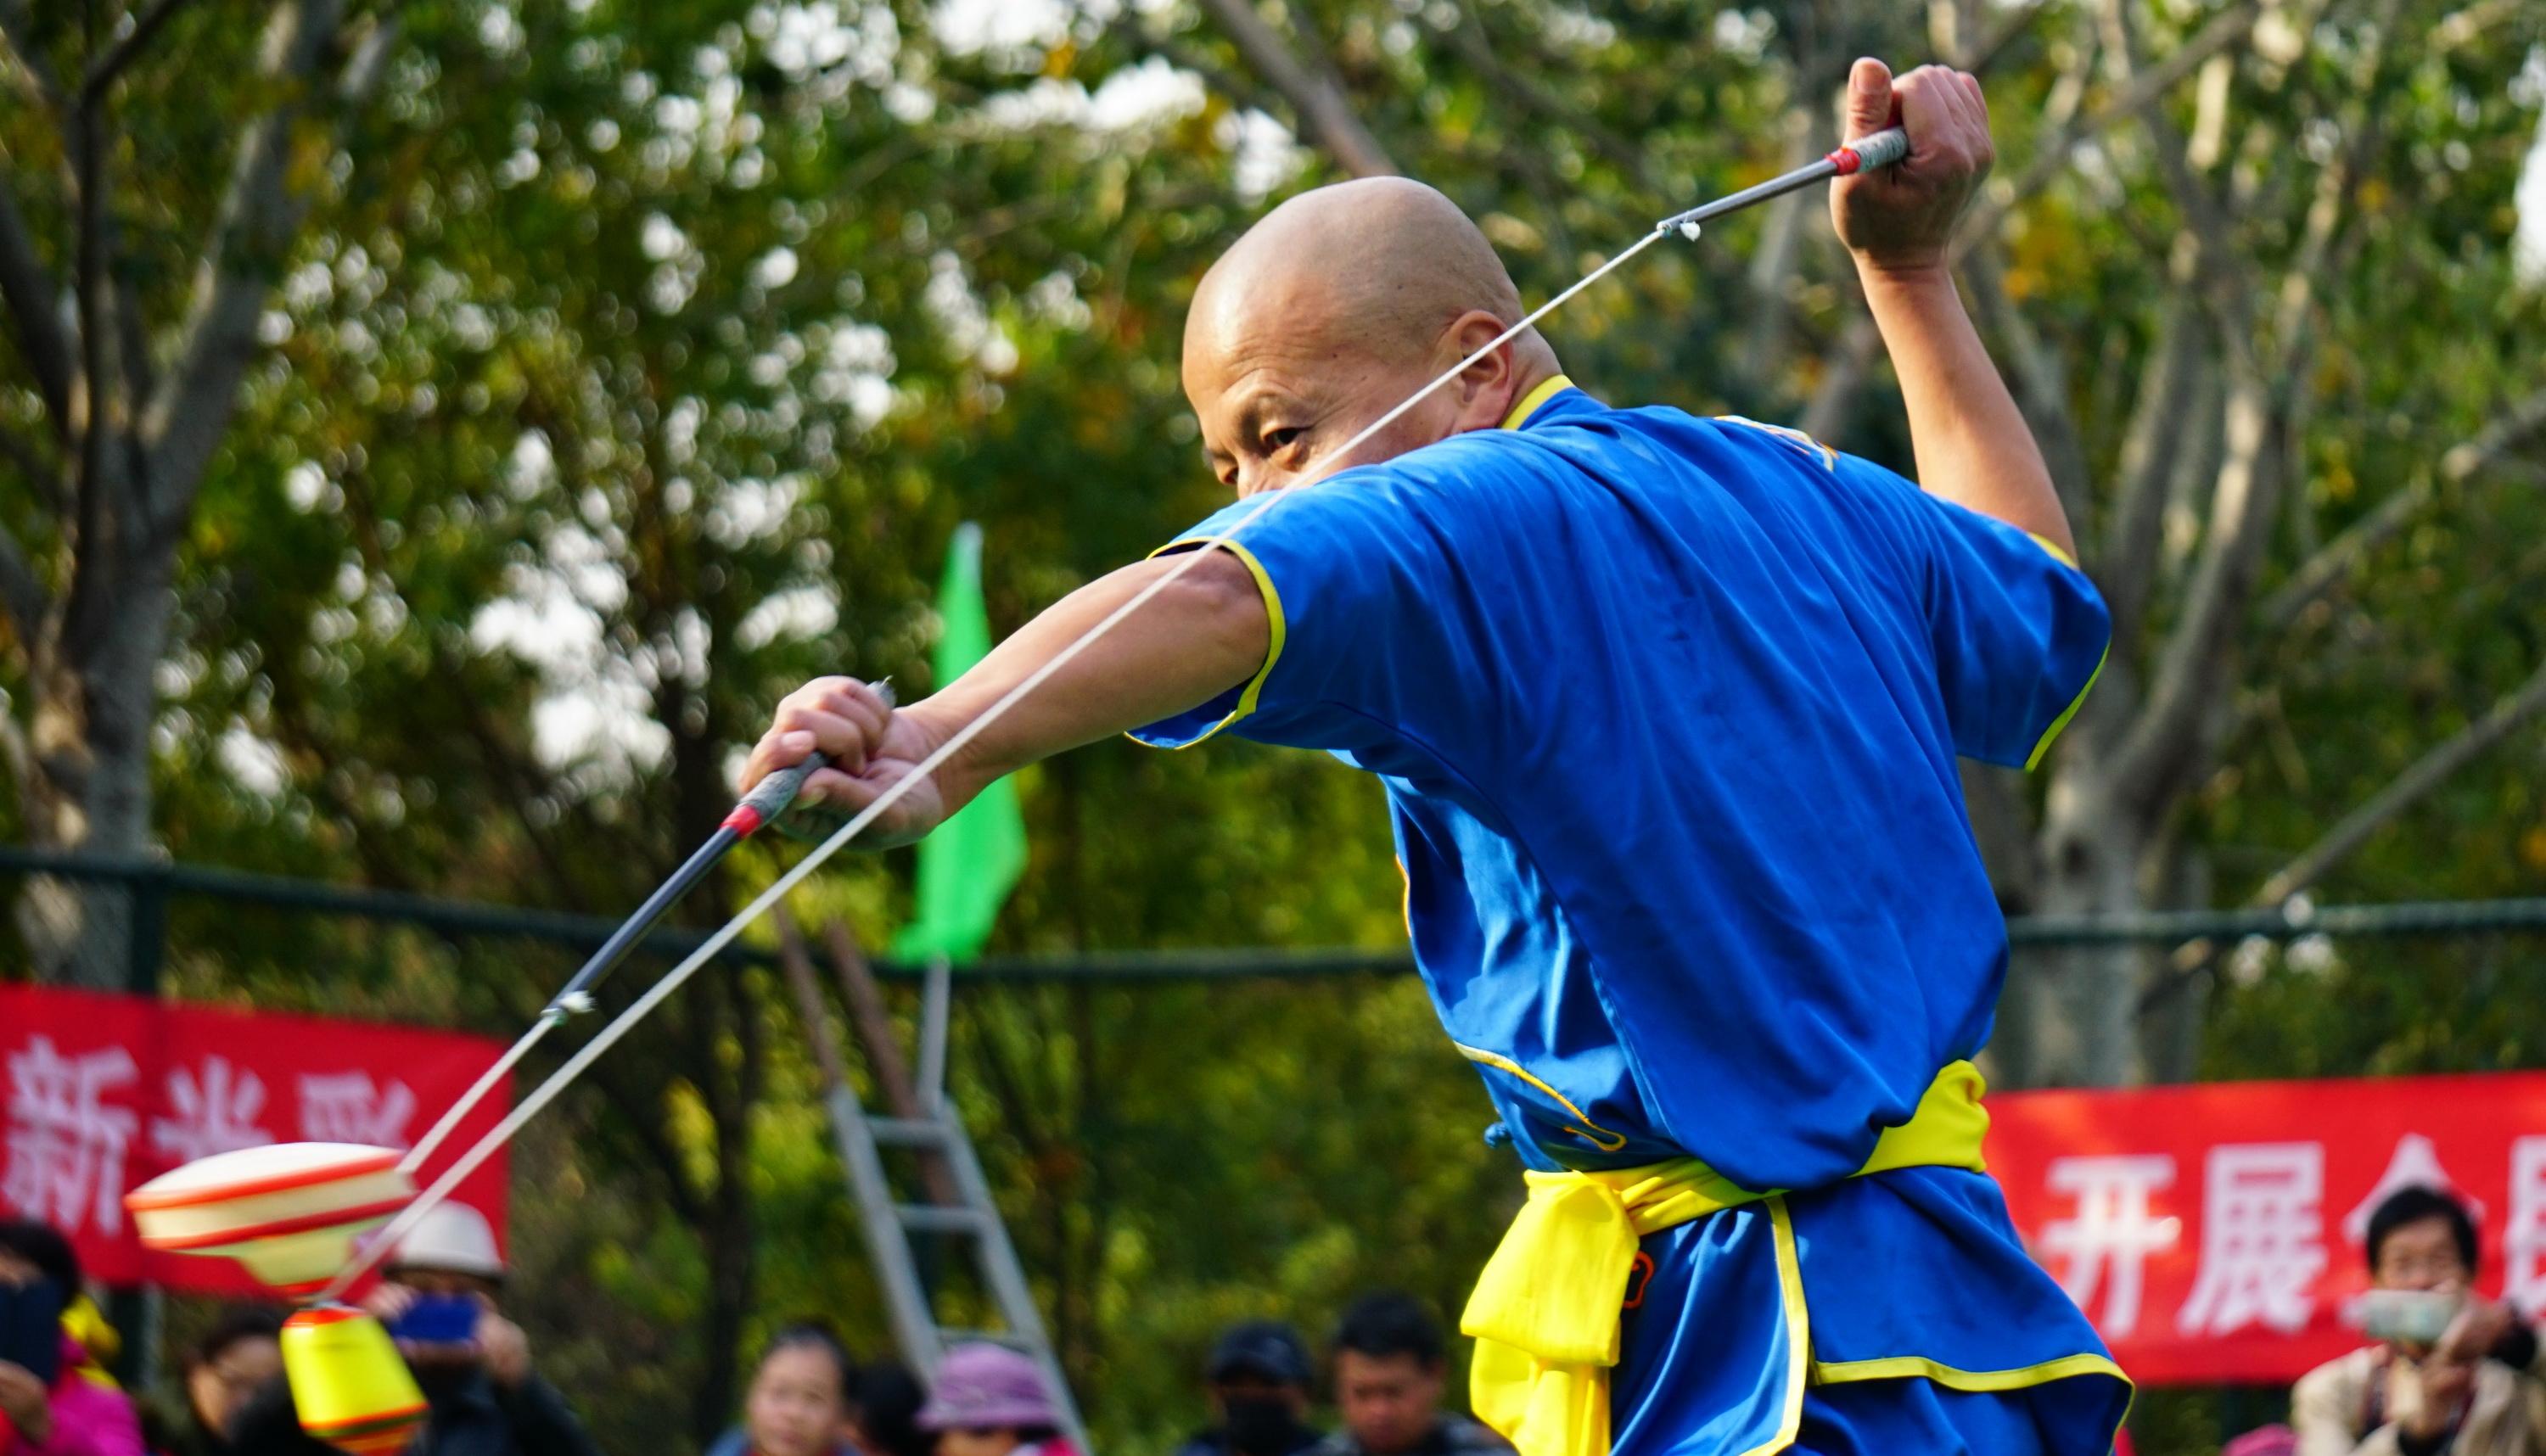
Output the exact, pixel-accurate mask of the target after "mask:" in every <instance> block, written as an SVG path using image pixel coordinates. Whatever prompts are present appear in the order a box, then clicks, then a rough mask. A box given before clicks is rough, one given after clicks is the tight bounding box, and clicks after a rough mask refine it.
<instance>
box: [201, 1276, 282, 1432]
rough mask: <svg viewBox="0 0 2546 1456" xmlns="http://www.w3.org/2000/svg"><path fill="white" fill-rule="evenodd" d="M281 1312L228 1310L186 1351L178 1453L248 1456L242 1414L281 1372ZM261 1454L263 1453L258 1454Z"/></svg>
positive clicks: (248, 1307)
mask: <svg viewBox="0 0 2546 1456" xmlns="http://www.w3.org/2000/svg"><path fill="white" fill-rule="evenodd" d="M282 1338H283V1315H282V1314H281V1312H279V1311H276V1310H269V1309H258V1308H255V1307H253V1306H241V1307H239V1308H237V1309H233V1310H230V1311H227V1312H225V1313H224V1314H223V1315H222V1316H221V1317H220V1319H218V1320H216V1321H214V1322H213V1324H212V1328H211V1329H209V1330H207V1331H206V1332H205V1334H204V1337H203V1338H201V1339H199V1340H197V1341H195V1343H194V1345H193V1346H192V1347H191V1348H189V1349H188V1350H187V1351H186V1361H185V1364H186V1386H185V1389H186V1419H185V1422H184V1424H183V1426H182V1428H181V1429H180V1431H179V1433H178V1435H177V1437H176V1443H175V1448H174V1449H175V1450H176V1451H177V1452H178V1453H180V1456H247V1453H248V1452H249V1451H250V1450H251V1449H253V1448H251V1447H250V1446H249V1445H247V1444H246V1443H245V1442H243V1441H242V1440H241V1439H240V1431H239V1416H240V1414H241V1413H243V1412H245V1411H246V1410H247V1408H248V1405H249V1403H250V1402H251V1401H253V1400H254V1399H255V1398H256V1396H257V1393H258V1392H260V1391H262V1390H264V1389H265V1388H266V1387H267V1386H269V1385H271V1384H273V1383H274V1382H275V1381H277V1380H280V1379H281V1378H282V1376H283V1344H282ZM259 1456H262V1452H261V1451H260V1452H259Z"/></svg>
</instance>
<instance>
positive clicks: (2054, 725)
mask: <svg viewBox="0 0 2546 1456" xmlns="http://www.w3.org/2000/svg"><path fill="white" fill-rule="evenodd" d="M2043 545H2044V546H2049V545H2051V543H2049V542H2047V541H2046V542H2044V543H2043ZM2055 555H2056V552H2055ZM2111 655H2113V644H2112V642H2109V641H2107V642H2105V643H2104V650H2103V651H2101V652H2099V653H2097V654H2096V656H2095V670H2094V671H2092V672H2090V673H2087V674H2086V685H2085V686H2084V687H2082V688H2079V690H2078V696H2077V697H2074V698H2072V699H2070V700H2069V706H2068V707H2066V708H2063V709H2062V710H2060V716H2059V717H2058V718H2055V719H2053V720H2051V727H2049V728H2044V729H2043V730H2042V736H2041V738H2040V739H2038V740H2036V741H2035V743H2034V745H2033V751H2032V752H2031V753H2028V754H2026V755H2025V759H2024V771H2025V772H2026V773H2031V772H2033V769H2034V765H2036V764H2038V763H2040V762H2042V755H2043V754H2045V753H2048V752H2050V751H2051V740H2052V739H2054V738H2056V737H2059V736H2060V730H2061V729H2062V728H2067V727H2068V726H2069V720H2071V719H2073V718H2076V717H2077V716H2078V710H2079V708H2082V707H2084V706H2085V703H2086V695H2087V694H2088V693H2091V692H2093V691H2094V690H2095V679H2097V678H2099V677H2102V676H2103V675H2104V659H2105V658H2107V657H2110V656H2111Z"/></svg>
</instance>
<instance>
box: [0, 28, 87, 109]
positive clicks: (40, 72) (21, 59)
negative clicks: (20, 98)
mask: <svg viewBox="0 0 2546 1456" xmlns="http://www.w3.org/2000/svg"><path fill="white" fill-rule="evenodd" d="M0 39H5V40H6V41H7V42H8V43H9V48H10V49H11V50H13V51H16V52H17V55H18V68H19V69H20V70H22V71H24V72H26V73H27V79H28V81H29V82H30V83H32V84H33V85H34V87H35V90H36V99H37V100H39V101H41V102H42V103H43V104H44V105H45V106H47V107H49V108H51V110H52V112H53V115H54V116H55V117H61V116H65V115H67V114H68V113H69V111H70V98H69V97H67V96H64V95H63V94H62V82H61V78H60V77H59V76H56V75H54V74H53V67H52V64H51V63H50V62H49V61H46V60H45V59H44V52H43V49H42V46H40V45H38V44H37V42H36V28H35V23H34V21H33V20H32V18H31V17H29V16H28V14H27V6H26V3H25V0H0Z"/></svg>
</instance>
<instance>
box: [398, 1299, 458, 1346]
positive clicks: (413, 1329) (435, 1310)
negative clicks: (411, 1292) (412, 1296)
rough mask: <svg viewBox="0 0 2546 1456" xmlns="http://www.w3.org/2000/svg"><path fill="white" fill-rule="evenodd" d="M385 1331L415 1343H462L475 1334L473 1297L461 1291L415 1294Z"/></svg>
mask: <svg viewBox="0 0 2546 1456" xmlns="http://www.w3.org/2000/svg"><path fill="white" fill-rule="evenodd" d="M389 1334H390V1335H391V1336H392V1337H394V1338H397V1339H405V1340H413V1341H414V1342H416V1343H417V1344H466V1343H467V1342H468V1341H469V1340H471V1339H474V1338H476V1337H477V1301H475V1300H473V1299H470V1298H469V1297H468V1296H467V1295H465V1294H426V1295H418V1296H417V1297H416V1301H415V1303H414V1304H411V1305H409V1306H407V1308H406V1313H405V1314H403V1315H400V1316H398V1318H397V1323H396V1324H394V1325H391V1326H390V1327H389Z"/></svg>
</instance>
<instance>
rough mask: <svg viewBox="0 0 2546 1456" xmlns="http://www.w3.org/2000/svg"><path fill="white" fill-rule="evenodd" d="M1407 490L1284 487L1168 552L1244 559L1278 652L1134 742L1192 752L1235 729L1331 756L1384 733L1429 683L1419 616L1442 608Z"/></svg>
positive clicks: (1385, 474)
mask: <svg viewBox="0 0 2546 1456" xmlns="http://www.w3.org/2000/svg"><path fill="white" fill-rule="evenodd" d="M1398 484H1399V482H1398V481H1397V480H1396V479H1395V478H1394V476H1393V473H1392V472H1390V471H1386V470H1385V469H1376V470H1362V471H1349V472H1347V473H1345V474H1341V475H1337V476H1335V477H1333V478H1332V479H1329V480H1325V481H1321V482H1319V483H1318V484H1315V485H1312V486H1307V487H1303V488H1301V489H1298V490H1291V491H1285V492H1283V493H1282V494H1281V495H1279V496H1277V497H1276V498H1275V500H1274V502H1273V503H1272V504H1271V505H1270V506H1267V507H1265V508H1264V509H1263V510H1262V512H1261V513H1260V514H1257V508H1258V507H1259V506H1263V505H1264V502H1262V501H1261V500H1254V499H1250V500H1241V501H1238V502H1237V503H1235V504H1234V505H1231V506H1230V507H1228V508H1227V509H1225V510H1223V511H1220V512H1219V513H1217V514H1215V515H1213V516H1212V517H1211V518H1209V519H1208V520H1205V521H1203V522H1202V523H1201V524H1200V525H1197V526H1195V527H1194V528H1193V529H1192V530H1190V531H1187V532H1184V533H1182V534H1181V535H1179V536H1177V537H1176V539H1175V540H1173V541H1171V542H1169V543H1168V544H1167V545H1166V546H1163V547H1161V548H1159V550H1158V553H1157V554H1159V555H1163V554H1165V553H1168V552H1176V551H1193V550H1201V549H1207V548H1208V549H1218V550H1225V551H1228V552H1230V553H1231V554H1232V555H1234V556H1236V557H1237V558H1238V559H1239V560H1241V561H1243V562H1245V563H1246V568H1247V570H1248V571H1249V572H1250V573H1251V574H1252V575H1253V576H1254V577H1255V584H1256V587H1257V589H1258V590H1260V591H1262V592H1263V594H1264V608H1265V612H1266V614H1267V616H1269V617H1270V618H1271V625H1272V642H1271V649H1270V650H1269V651H1268V652H1267V653H1266V655H1265V659H1264V665H1263V667H1262V668H1260V669H1258V670H1257V672H1256V674H1255V676H1254V677H1253V678H1251V679H1249V680H1248V681H1246V682H1244V683H1241V684H1239V685H1238V686H1236V687H1234V688H1231V689H1230V690H1229V691H1228V692H1226V693H1223V694H1221V695H1220V696H1219V697H1218V698H1215V699H1213V700H1212V701H1211V702H1209V703H1205V704H1203V705H1201V706H1200V707H1198V708H1195V709H1193V710H1191V711H1189V712H1186V713H1180V714H1178V715H1176V716H1175V717H1173V718H1168V719H1163V720H1161V721H1159V722H1157V723H1153V724H1150V725H1148V726H1146V727H1145V728H1135V729H1133V730H1132V736H1133V737H1134V738H1136V739H1138V740H1139V741H1141V742H1144V743H1147V744H1149V745H1151V746H1152V747H1159V748H1183V747H1188V746H1190V745H1192V744H1194V743H1198V742H1201V741H1202V740H1203V739H1205V738H1208V737H1210V736H1211V735H1212V734H1214V733H1216V732H1219V731H1220V730H1222V729H1223V728H1230V729H1231V730H1232V731H1235V732H1237V733H1239V734H1240V735H1241V736H1244V737H1249V738H1254V739H1257V740H1259V741H1263V742H1269V743H1281V744H1285V745H1288V746H1291V747H1301V748H1328V749H1339V748H1355V747H1367V746H1370V744H1371V743H1372V742H1373V741H1375V740H1376V739H1378V738H1379V737H1381V736H1383V735H1384V734H1385V733H1386V731H1387V728H1386V726H1387V725H1388V724H1389V723H1391V722H1394V721H1395V713H1396V711H1397V710H1398V709H1399V708H1400V706H1401V705H1400V702H1399V701H1398V700H1399V699H1400V697H1401V696H1402V694H1403V693H1405V692H1406V691H1407V690H1408V685H1409V684H1419V683H1420V682H1421V681H1422V680H1423V679H1424V678H1425V677H1426V676H1427V674H1426V673H1424V672H1423V671H1420V670H1418V668H1417V665H1416V658H1417V657H1418V656H1428V655H1429V654H1427V653H1424V652H1423V649H1422V643H1421V641H1417V640H1418V639H1419V640H1424V641H1428V640H1429V638H1430V637H1432V636H1434V634H1432V633H1431V632H1429V631H1428V624H1426V623H1424V622H1423V621H1422V619H1421V617H1420V614H1419V612H1417V608H1418V606H1419V604H1420V603H1422V602H1425V601H1427V600H1431V599H1433V595H1432V583H1433V580H1434V578H1435V575H1436V573H1437V572H1438V571H1440V570H1441V569H1443V563H1444V557H1443V555H1442V544H1441V543H1439V542H1437V541H1435V540H1434V538H1433V533H1431V532H1430V531H1427V530H1425V529H1423V525H1422V522H1421V521H1420V520H1418V519H1416V518H1415V513H1410V512H1408V511H1407V510H1406V509H1405V503H1404V501H1403V500H1402V499H1401V498H1400V494H1401V492H1400V490H1399V489H1398V488H1397V486H1398ZM1223 536H1226V537H1227V538H1228V539H1227V540H1220V541H1216V540H1215V538H1219V537H1223ZM1410 614H1411V615H1410ZM1418 690H1419V689H1418Z"/></svg>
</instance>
